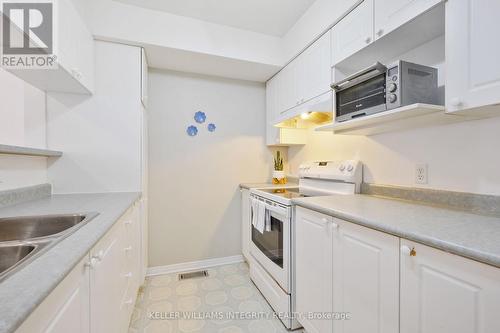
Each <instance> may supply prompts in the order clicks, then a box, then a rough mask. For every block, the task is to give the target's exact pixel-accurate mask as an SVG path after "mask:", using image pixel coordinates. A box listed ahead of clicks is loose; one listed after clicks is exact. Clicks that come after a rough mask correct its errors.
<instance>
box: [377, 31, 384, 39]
mask: <svg viewBox="0 0 500 333" xmlns="http://www.w3.org/2000/svg"><path fill="white" fill-rule="evenodd" d="M383 34H384V29H379V30H378V31H377V36H379V37H380V36H382V35H383Z"/></svg>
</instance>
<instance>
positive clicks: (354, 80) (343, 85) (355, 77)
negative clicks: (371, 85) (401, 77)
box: [331, 61, 387, 91]
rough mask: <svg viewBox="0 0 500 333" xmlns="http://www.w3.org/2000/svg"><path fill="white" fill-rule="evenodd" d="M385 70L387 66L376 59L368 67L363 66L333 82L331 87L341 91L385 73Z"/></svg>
mask: <svg viewBox="0 0 500 333" xmlns="http://www.w3.org/2000/svg"><path fill="white" fill-rule="evenodd" d="M386 71H387V67H386V66H384V65H383V64H381V63H380V62H378V61H377V62H376V63H375V64H373V65H371V66H370V67H368V68H365V69H363V70H360V71H359V72H356V73H354V74H352V75H350V76H348V77H346V78H345V79H343V80H340V81H338V82H335V83H334V84H332V86H331V87H332V89H333V90H335V91H341V90H344V89H347V88H349V87H352V86H354V85H356V84H358V83H360V82H363V81H365V80H367V79H371V78H372V77H374V76H377V75H379V74H382V73H385V72H386Z"/></svg>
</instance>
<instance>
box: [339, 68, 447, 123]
mask: <svg viewBox="0 0 500 333" xmlns="http://www.w3.org/2000/svg"><path fill="white" fill-rule="evenodd" d="M332 89H333V90H335V116H336V117H335V121H337V122H342V121H346V120H351V119H354V118H358V117H363V116H367V115H370V114H374V113H378V112H383V111H386V110H390V109H395V108H398V107H402V106H405V105H410V104H414V103H427V104H438V100H439V96H438V86H437V69H436V68H433V67H429V66H423V65H418V64H414V63H410V62H406V61H402V60H399V61H397V62H396V63H394V64H392V65H390V66H385V65H383V64H381V63H379V62H377V63H375V64H374V65H373V66H370V67H368V68H366V69H363V70H361V71H359V72H357V73H354V74H353V75H351V76H349V77H347V78H345V79H344V80H342V81H339V82H336V83H334V84H333V85H332Z"/></svg>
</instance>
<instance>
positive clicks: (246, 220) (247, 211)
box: [241, 189, 252, 260]
mask: <svg viewBox="0 0 500 333" xmlns="http://www.w3.org/2000/svg"><path fill="white" fill-rule="evenodd" d="M251 228H252V209H251V207H250V190H249V189H241V252H242V253H243V256H244V257H245V259H247V260H248V259H249V258H250V240H251V233H252V230H251Z"/></svg>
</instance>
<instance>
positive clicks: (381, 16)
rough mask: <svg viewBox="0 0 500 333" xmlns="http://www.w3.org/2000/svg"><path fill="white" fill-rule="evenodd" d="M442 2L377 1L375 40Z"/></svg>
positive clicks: (428, 0) (436, 0)
mask: <svg viewBox="0 0 500 333" xmlns="http://www.w3.org/2000/svg"><path fill="white" fill-rule="evenodd" d="M441 1H442V0H383V1H380V0H379V1H377V0H375V39H378V38H380V37H382V36H384V35H385V34H388V33H389V32H391V31H393V30H395V29H396V28H398V27H400V26H402V25H403V24H405V23H407V22H409V21H411V20H412V19H413V18H415V17H416V16H418V15H420V14H422V13H423V12H425V11H426V10H428V9H430V8H432V7H433V6H435V5H436V4H438V3H440V2H441Z"/></svg>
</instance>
